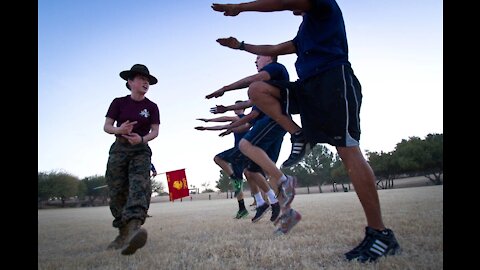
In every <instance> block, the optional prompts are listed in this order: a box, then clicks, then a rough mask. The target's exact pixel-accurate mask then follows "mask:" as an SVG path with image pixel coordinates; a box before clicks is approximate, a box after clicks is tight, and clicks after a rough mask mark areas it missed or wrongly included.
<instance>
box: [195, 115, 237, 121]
mask: <svg viewBox="0 0 480 270" xmlns="http://www.w3.org/2000/svg"><path fill="white" fill-rule="evenodd" d="M238 119H239V117H238V116H220V117H216V118H197V120H200V121H203V122H229V121H230V122H231V121H236V120H238Z"/></svg>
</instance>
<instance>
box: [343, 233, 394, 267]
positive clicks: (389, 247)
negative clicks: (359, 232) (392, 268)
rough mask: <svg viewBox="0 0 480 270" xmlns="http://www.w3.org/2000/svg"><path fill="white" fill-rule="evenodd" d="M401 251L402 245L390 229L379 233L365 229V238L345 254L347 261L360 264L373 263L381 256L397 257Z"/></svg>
mask: <svg viewBox="0 0 480 270" xmlns="http://www.w3.org/2000/svg"><path fill="white" fill-rule="evenodd" d="M399 251H400V245H399V244H398V242H397V239H396V238H395V235H394V234H393V231H392V230H390V229H385V230H383V231H377V230H375V229H373V228H370V227H366V228H365V238H364V239H363V241H362V242H361V243H360V244H359V245H358V246H357V247H355V248H354V249H352V250H350V251H349V252H347V253H345V257H346V258H347V260H349V261H351V260H357V261H359V262H362V263H364V262H373V261H376V260H377V259H378V258H379V257H381V256H387V255H395V254H396V253H398V252H399Z"/></svg>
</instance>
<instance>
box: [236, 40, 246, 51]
mask: <svg viewBox="0 0 480 270" xmlns="http://www.w3.org/2000/svg"><path fill="white" fill-rule="evenodd" d="M238 49H239V50H241V51H245V42H243V41H242V42H240V46H239V47H238Z"/></svg>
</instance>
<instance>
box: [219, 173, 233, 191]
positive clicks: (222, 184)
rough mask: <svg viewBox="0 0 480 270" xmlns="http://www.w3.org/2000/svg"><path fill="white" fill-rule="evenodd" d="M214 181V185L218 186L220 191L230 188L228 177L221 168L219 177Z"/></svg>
mask: <svg viewBox="0 0 480 270" xmlns="http://www.w3.org/2000/svg"><path fill="white" fill-rule="evenodd" d="M215 183H216V185H215V187H216V188H218V189H219V190H220V191H221V192H227V191H229V190H231V189H232V184H231V183H230V177H229V176H228V175H226V174H225V173H224V172H223V170H220V178H219V179H218V180H217V182H215Z"/></svg>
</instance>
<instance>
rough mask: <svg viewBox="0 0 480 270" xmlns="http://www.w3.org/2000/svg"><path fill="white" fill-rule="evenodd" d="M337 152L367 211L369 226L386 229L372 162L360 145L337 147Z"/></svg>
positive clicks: (364, 209)
mask: <svg viewBox="0 0 480 270" xmlns="http://www.w3.org/2000/svg"><path fill="white" fill-rule="evenodd" d="M337 152H338V154H339V156H340V158H341V159H342V161H343V164H344V165H345V168H346V169H347V172H348V176H349V177H350V179H351V180H352V184H353V186H354V188H355V192H356V193H357V196H358V199H359V200H360V203H361V204H362V207H363V211H364V212H365V216H366V218H367V224H368V226H369V227H372V228H374V229H377V230H383V229H385V226H384V224H383V221H382V213H381V209H380V200H379V198H378V192H377V189H376V186H375V174H374V173H373V170H372V168H371V167H370V164H368V162H367V161H366V160H365V158H364V156H363V154H362V152H361V151H360V148H359V147H358V146H353V147H337Z"/></svg>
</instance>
